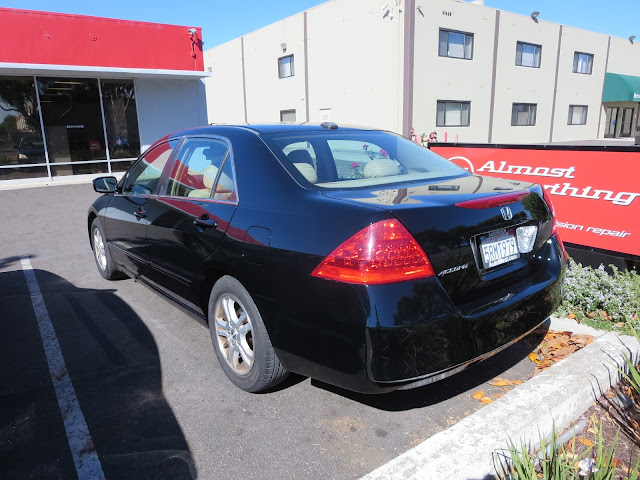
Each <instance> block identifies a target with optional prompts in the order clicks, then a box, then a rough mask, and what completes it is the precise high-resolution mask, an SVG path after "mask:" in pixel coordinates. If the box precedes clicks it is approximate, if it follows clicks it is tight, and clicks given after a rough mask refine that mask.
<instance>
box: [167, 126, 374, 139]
mask: <svg viewBox="0 0 640 480" xmlns="http://www.w3.org/2000/svg"><path fill="white" fill-rule="evenodd" d="M229 130H236V131H248V132H253V133H254V134H257V135H268V134H272V133H293V132H304V131H307V132H308V131H325V132H327V131H345V130H346V131H355V130H374V131H377V130H378V129H374V128H367V127H357V126H353V125H338V124H336V123H333V122H324V123H322V124H320V123H305V124H292V123H273V124H267V123H265V124H255V125H253V124H236V125H227V124H219V125H208V126H204V127H196V128H190V129H187V130H182V131H179V132H175V133H173V134H171V135H169V136H168V137H166V138H176V137H182V136H184V135H216V134H223V133H226V132H229Z"/></svg>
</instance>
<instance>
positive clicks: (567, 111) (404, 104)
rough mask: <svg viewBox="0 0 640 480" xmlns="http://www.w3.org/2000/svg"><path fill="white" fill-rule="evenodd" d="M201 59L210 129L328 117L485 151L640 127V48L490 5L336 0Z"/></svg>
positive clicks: (620, 134)
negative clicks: (490, 147) (434, 135)
mask: <svg viewBox="0 0 640 480" xmlns="http://www.w3.org/2000/svg"><path fill="white" fill-rule="evenodd" d="M204 57H205V71H208V72H210V73H211V77H210V78H207V80H206V81H205V84H206V88H207V102H208V104H207V111H208V116H209V117H208V118H209V122H213V123H236V122H249V123H256V122H262V121H268V122H273V121H281V120H282V121H296V122H305V121H309V122H320V121H325V120H331V121H334V122H337V123H338V124H340V123H348V124H358V125H369V126H375V127H380V128H384V129H388V130H391V131H395V132H398V133H403V134H404V135H409V134H410V132H411V129H412V128H414V129H415V131H416V132H417V133H420V132H431V131H434V130H435V131H437V133H438V140H439V141H449V142H451V141H459V142H478V143H486V142H489V143H547V142H562V141H573V140H583V139H597V138H605V137H629V136H633V135H634V134H635V130H636V126H637V125H638V113H639V109H638V105H639V102H640V44H638V43H637V42H634V41H633V39H627V38H616V37H612V36H609V35H604V34H600V33H595V32H590V31H585V30H581V29H578V28H574V27H571V26H565V25H559V24H556V23H551V22H547V21H545V20H544V12H542V13H540V14H538V15H535V14H533V12H532V16H530V17H527V16H522V15H517V14H514V13H510V12H506V11H501V10H496V9H494V8H491V7H488V6H485V5H484V3H483V2H482V1H475V2H460V1H453V0H430V1H429V2H419V1H416V0H390V1H388V2H386V1H381V2H372V1H371V0H332V1H329V2H327V3H324V4H322V5H319V6H317V7H315V8H311V9H309V10H307V11H304V12H301V13H299V14H297V15H294V16H292V17H289V18H286V19H284V20H281V21H279V22H277V23H274V24H272V25H268V26H266V27H264V28H262V29H260V30H257V31H255V32H252V33H248V34H247V35H244V36H242V37H240V38H237V39H235V40H232V41H230V42H227V43H225V44H223V45H220V46H217V47H215V48H212V49H209V50H206V51H205V52H204Z"/></svg>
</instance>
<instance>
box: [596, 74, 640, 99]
mask: <svg viewBox="0 0 640 480" xmlns="http://www.w3.org/2000/svg"><path fill="white" fill-rule="evenodd" d="M602 101H603V102H640V77H634V76H632V75H620V74H618V73H607V74H605V77H604V91H603V92H602Z"/></svg>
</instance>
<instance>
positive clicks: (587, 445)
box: [578, 437, 593, 447]
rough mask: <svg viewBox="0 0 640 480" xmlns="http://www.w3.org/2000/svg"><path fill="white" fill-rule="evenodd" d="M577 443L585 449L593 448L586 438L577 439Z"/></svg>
mask: <svg viewBox="0 0 640 480" xmlns="http://www.w3.org/2000/svg"><path fill="white" fill-rule="evenodd" d="M578 441H579V442H580V443H581V444H583V445H584V446H585V447H593V442H592V441H591V440H589V439H588V438H584V437H578Z"/></svg>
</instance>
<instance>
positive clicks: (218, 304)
mask: <svg viewBox="0 0 640 480" xmlns="http://www.w3.org/2000/svg"><path fill="white" fill-rule="evenodd" d="M209 332H210V334H211V340H212V342H213V348H214V350H215V352H216V356H217V357H218V362H219V363H220V366H221V367H222V370H223V371H224V373H225V374H226V375H227V377H229V380H231V381H232V382H233V383H234V384H235V385H236V386H238V387H240V388H241V389H243V390H245V391H247V392H259V391H261V390H266V389H267V388H270V387H273V386H274V385H277V384H278V383H280V382H282V381H283V380H284V379H285V378H286V377H287V375H288V374H289V372H288V371H287V370H285V368H284V367H283V366H282V365H281V364H280V360H279V359H278V357H277V355H276V353H275V351H274V349H273V347H272V345H271V340H270V339H269V335H268V333H267V329H266V328H265V326H264V322H263V321H262V317H261V316H260V312H258V308H257V307H256V305H255V303H254V302H253V299H252V298H251V296H250V295H249V292H247V290H246V289H245V288H244V287H243V286H242V284H241V283H240V282H238V281H237V280H236V279H235V278H233V277H230V276H224V277H222V278H220V279H219V280H218V281H217V282H216V284H215V285H214V286H213V289H212V290H211V295H210V297H209Z"/></svg>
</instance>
